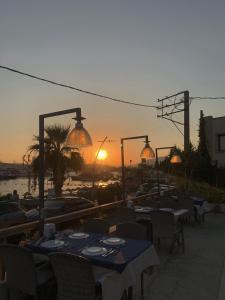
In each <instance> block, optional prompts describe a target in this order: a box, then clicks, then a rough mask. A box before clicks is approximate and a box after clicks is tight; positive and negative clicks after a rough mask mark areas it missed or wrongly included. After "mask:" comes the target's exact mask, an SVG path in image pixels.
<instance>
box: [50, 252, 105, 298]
mask: <svg viewBox="0 0 225 300" xmlns="http://www.w3.org/2000/svg"><path fill="white" fill-rule="evenodd" d="M49 258H50V261H51V264H52V267H53V270H54V273H55V277H56V282H57V300H96V299H100V298H98V295H97V293H96V289H95V280H94V274H93V270H92V266H91V264H90V263H89V262H88V260H86V259H85V258H83V257H80V256H75V255H71V254H65V253H51V254H49Z"/></svg>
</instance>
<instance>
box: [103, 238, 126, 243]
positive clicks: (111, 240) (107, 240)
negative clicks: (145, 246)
mask: <svg viewBox="0 0 225 300" xmlns="http://www.w3.org/2000/svg"><path fill="white" fill-rule="evenodd" d="M102 242H103V243H104V244H106V245H122V244H125V240H124V239H121V238H119V237H111V238H108V239H105V240H103V241H102Z"/></svg>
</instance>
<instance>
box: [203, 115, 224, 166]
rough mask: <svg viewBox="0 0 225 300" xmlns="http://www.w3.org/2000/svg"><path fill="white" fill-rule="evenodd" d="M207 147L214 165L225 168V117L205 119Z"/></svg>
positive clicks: (208, 117)
mask: <svg viewBox="0 0 225 300" xmlns="http://www.w3.org/2000/svg"><path fill="white" fill-rule="evenodd" d="M204 121H205V134H206V139H207V146H208V151H209V155H210V157H211V160H212V163H213V164H215V165H217V166H218V167H220V168H221V167H225V117H219V118H213V117H212V116H207V117H204Z"/></svg>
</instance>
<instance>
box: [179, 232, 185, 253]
mask: <svg viewBox="0 0 225 300" xmlns="http://www.w3.org/2000/svg"><path fill="white" fill-rule="evenodd" d="M180 234H181V241H182V250H183V253H184V252H185V242H184V230H183V229H182V230H181V233H180Z"/></svg>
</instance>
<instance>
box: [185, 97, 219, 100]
mask: <svg viewBox="0 0 225 300" xmlns="http://www.w3.org/2000/svg"><path fill="white" fill-rule="evenodd" d="M190 99H191V100H225V97H190Z"/></svg>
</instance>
